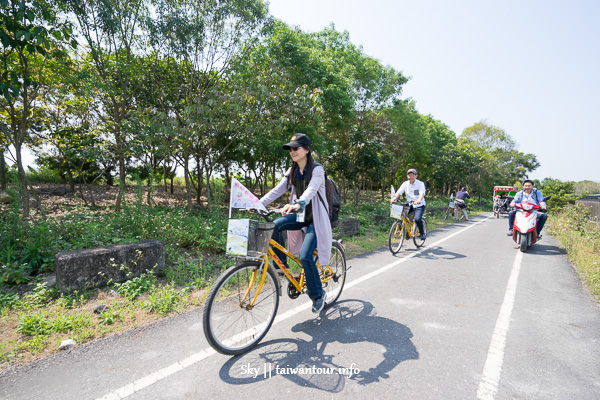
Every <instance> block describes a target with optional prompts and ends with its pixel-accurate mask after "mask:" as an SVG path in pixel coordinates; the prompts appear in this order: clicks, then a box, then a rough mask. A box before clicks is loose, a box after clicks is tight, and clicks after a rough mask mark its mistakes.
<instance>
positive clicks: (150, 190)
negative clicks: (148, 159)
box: [146, 173, 154, 206]
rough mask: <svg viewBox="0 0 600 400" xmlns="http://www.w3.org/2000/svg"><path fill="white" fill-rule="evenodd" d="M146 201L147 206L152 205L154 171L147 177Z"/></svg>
mask: <svg viewBox="0 0 600 400" xmlns="http://www.w3.org/2000/svg"><path fill="white" fill-rule="evenodd" d="M146 202H147V203H148V205H149V206H152V205H154V173H152V174H150V176H149V177H148V196H147V197H146Z"/></svg>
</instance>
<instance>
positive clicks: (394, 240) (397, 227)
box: [388, 220, 404, 254]
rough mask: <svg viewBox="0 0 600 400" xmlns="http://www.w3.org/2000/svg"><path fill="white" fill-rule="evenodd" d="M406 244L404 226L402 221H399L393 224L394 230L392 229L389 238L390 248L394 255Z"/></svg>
mask: <svg viewBox="0 0 600 400" xmlns="http://www.w3.org/2000/svg"><path fill="white" fill-rule="evenodd" d="M403 243H404V224H403V223H402V220H397V221H396V222H394V223H393V224H392V228H391V229H390V234H389V237H388V247H389V248H390V251H391V252H392V254H396V253H398V252H399V251H400V249H401V248H402V244H403Z"/></svg>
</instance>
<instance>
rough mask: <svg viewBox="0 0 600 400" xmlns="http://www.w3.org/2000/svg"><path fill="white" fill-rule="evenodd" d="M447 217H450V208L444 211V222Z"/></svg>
mask: <svg viewBox="0 0 600 400" xmlns="http://www.w3.org/2000/svg"><path fill="white" fill-rule="evenodd" d="M448 215H450V207H448V209H447V210H446V215H444V221H445V220H447V219H448Z"/></svg>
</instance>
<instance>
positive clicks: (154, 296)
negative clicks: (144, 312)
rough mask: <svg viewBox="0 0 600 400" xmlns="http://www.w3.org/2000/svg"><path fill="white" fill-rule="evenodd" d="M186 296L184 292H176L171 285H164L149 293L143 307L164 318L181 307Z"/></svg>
mask: <svg viewBox="0 0 600 400" xmlns="http://www.w3.org/2000/svg"><path fill="white" fill-rule="evenodd" d="M186 296H187V294H186V293H185V290H177V289H176V288H175V286H174V285H173V284H169V285H164V286H161V287H160V288H157V289H155V290H153V291H152V292H151V293H150V295H149V296H148V299H147V300H146V301H145V302H144V307H145V308H146V309H148V311H150V312H154V313H158V314H160V315H162V316H165V315H167V314H169V313H171V312H172V311H175V310H177V309H178V308H180V307H182V306H183V301H184V300H185V298H186Z"/></svg>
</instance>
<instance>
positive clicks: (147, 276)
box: [115, 271, 156, 300]
mask: <svg viewBox="0 0 600 400" xmlns="http://www.w3.org/2000/svg"><path fill="white" fill-rule="evenodd" d="M155 284H156V276H154V274H153V273H152V271H146V272H145V273H143V274H141V275H140V276H137V277H135V278H131V279H129V280H127V281H126V282H123V283H115V290H116V291H117V293H119V294H120V295H121V296H123V297H125V298H126V299H128V300H134V299H136V298H137V297H139V296H140V295H141V294H143V293H147V292H149V291H150V290H152V289H153V288H154V285H155Z"/></svg>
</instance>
